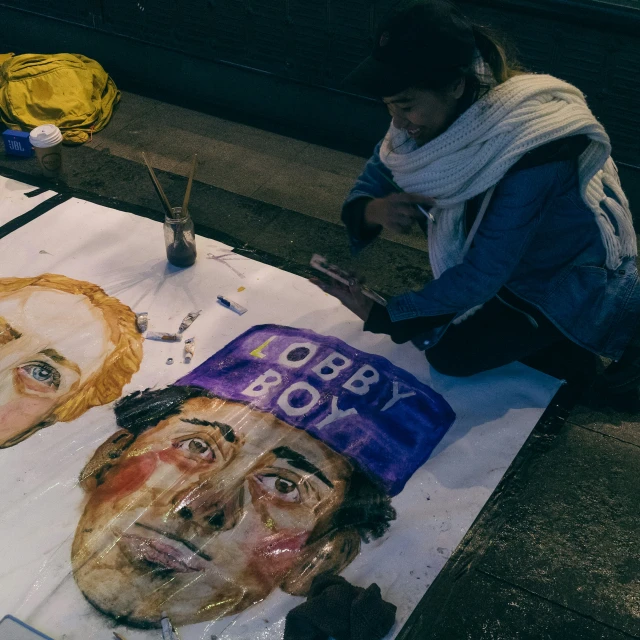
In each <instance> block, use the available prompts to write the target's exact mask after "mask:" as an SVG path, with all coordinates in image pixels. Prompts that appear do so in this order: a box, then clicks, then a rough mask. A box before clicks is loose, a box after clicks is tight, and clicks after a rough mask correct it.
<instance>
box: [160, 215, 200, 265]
mask: <svg viewBox="0 0 640 640" xmlns="http://www.w3.org/2000/svg"><path fill="white" fill-rule="evenodd" d="M171 211H172V212H173V217H169V216H165V219H164V244H165V247H166V248H167V260H168V261H169V262H170V263H171V264H172V265H174V266H175V267H190V266H191V265H192V264H193V263H194V262H195V261H196V236H195V232H194V230H193V220H192V219H191V216H190V215H189V213H188V212H187V213H185V214H184V215H183V213H182V207H173V209H172V210H171Z"/></svg>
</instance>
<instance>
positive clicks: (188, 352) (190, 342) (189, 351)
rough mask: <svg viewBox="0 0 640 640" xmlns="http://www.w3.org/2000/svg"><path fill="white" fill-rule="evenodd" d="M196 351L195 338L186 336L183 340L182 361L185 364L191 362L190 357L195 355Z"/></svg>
mask: <svg viewBox="0 0 640 640" xmlns="http://www.w3.org/2000/svg"><path fill="white" fill-rule="evenodd" d="M195 352H196V339H195V338H187V339H186V340H185V341H184V361H185V363H186V364H189V363H190V362H191V358H193V356H194V355H195Z"/></svg>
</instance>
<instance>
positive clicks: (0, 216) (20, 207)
mask: <svg viewBox="0 0 640 640" xmlns="http://www.w3.org/2000/svg"><path fill="white" fill-rule="evenodd" d="M35 189H36V187H32V186H31V185H28V184H24V183H23V182H18V181H17V180H11V178H5V177H4V176H0V226H2V225H3V224H6V223H7V222H10V221H11V220H13V219H14V218H17V217H18V216H21V215H22V214H23V213H27V212H28V211H31V209H33V208H34V207H36V206H37V205H39V204H40V203H42V202H44V201H45V200H48V199H49V198H51V197H52V196H54V195H56V192H55V191H45V192H44V193H41V194H40V195H37V196H33V197H32V198H27V196H25V193H29V192H30V191H34V190H35Z"/></svg>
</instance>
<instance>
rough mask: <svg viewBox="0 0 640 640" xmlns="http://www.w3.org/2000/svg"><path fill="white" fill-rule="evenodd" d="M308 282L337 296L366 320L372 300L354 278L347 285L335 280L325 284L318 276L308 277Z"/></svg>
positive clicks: (348, 307) (371, 306) (372, 303)
mask: <svg viewBox="0 0 640 640" xmlns="http://www.w3.org/2000/svg"><path fill="white" fill-rule="evenodd" d="M309 280H310V282H312V283H313V284H315V285H316V286H317V287H320V288H321V289H322V290H323V291H324V292H325V293H328V294H329V295H332V296H333V297H334V298H338V300H340V302H342V304H343V305H344V306H345V307H347V309H350V310H351V311H353V313H355V314H356V315H357V316H358V317H359V318H361V319H362V320H365V321H366V320H367V318H368V317H369V314H370V313H371V309H373V305H374V302H373V300H371V298H367V296H365V295H364V293H362V287H361V285H360V284H359V283H358V281H357V280H355V278H354V279H353V280H352V281H351V283H350V284H349V285H345V284H341V283H339V282H335V283H334V284H325V283H324V282H322V280H319V279H318V278H310V279H309Z"/></svg>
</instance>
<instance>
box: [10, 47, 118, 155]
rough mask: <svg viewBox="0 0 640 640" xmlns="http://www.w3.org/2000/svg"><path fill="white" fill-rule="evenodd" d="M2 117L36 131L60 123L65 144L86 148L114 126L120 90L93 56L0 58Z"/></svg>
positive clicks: (30, 55) (27, 55) (24, 129)
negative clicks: (111, 122) (95, 135)
mask: <svg viewBox="0 0 640 640" xmlns="http://www.w3.org/2000/svg"><path fill="white" fill-rule="evenodd" d="M0 65H1V66H0V119H2V121H3V122H4V124H5V125H6V126H7V127H8V128H9V129H17V130H22V131H31V129H35V127H38V126H40V125H41V124H55V125H56V126H57V127H58V128H59V129H60V130H61V131H62V137H63V139H64V141H65V142H67V143H70V144H82V143H83V142H86V141H87V140H89V138H90V136H91V134H92V133H93V132H94V131H100V130H101V129H104V127H105V126H106V125H107V123H108V122H109V119H110V118H111V115H112V113H113V108H114V107H115V105H116V104H117V103H118V102H119V101H120V92H119V91H118V89H117V88H116V85H115V84H114V82H113V80H112V79H111V78H110V77H109V76H108V74H107V73H106V72H105V70H104V69H103V68H102V67H101V66H100V65H99V64H98V63H97V62H96V61H95V60H91V58H86V57H85V56H81V55H76V54H72V53H60V54H56V55H42V54H35V53H33V54H32V53H26V54H24V55H19V56H14V55H13V54H3V55H0Z"/></svg>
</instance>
